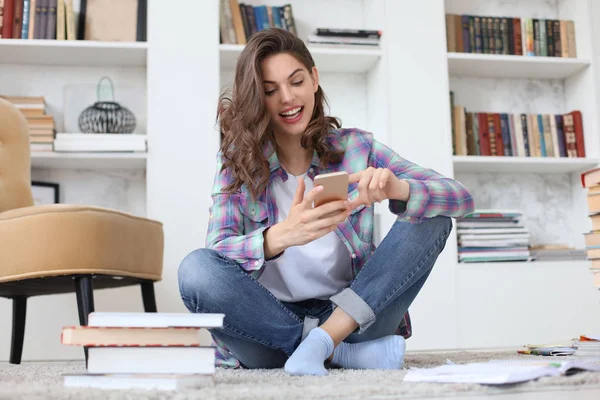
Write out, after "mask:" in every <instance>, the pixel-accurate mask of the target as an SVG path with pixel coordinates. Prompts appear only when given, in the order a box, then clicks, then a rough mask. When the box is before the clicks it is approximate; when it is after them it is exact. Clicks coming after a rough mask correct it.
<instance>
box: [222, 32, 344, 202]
mask: <svg viewBox="0 0 600 400" xmlns="http://www.w3.org/2000/svg"><path fill="white" fill-rule="evenodd" d="M278 53H288V54H290V55H292V56H293V57H295V58H296V59H297V60H298V61H300V62H301V63H302V64H304V66H305V67H306V69H307V70H308V72H309V73H310V74H312V67H313V66H314V65H315V62H314V60H313V58H312V56H311V54H310V52H309V51H308V49H307V48H306V46H305V44H304V42H303V41H302V40H300V39H299V38H298V37H297V36H295V35H294V34H292V33H290V32H288V31H286V30H284V29H279V28H269V29H264V30H261V31H259V32H257V33H255V34H254V35H252V37H251V38H250V39H249V40H248V43H247V44H246V46H245V47H244V50H243V51H242V52H241V54H240V56H239V58H238V61H237V65H236V68H235V78H234V82H233V87H232V91H231V92H232V93H231V97H229V96H228V91H227V90H226V91H225V92H223V93H222V94H221V96H220V97H219V103H218V112H217V122H218V123H219V124H220V129H221V146H220V150H221V153H222V158H223V167H222V169H221V171H223V170H224V169H228V171H229V172H230V173H231V175H232V177H233V181H232V182H230V183H229V184H228V185H227V186H225V187H224V188H223V190H224V191H225V192H228V193H233V192H235V191H237V190H239V189H240V188H241V186H242V185H243V184H246V185H247V188H248V190H249V191H250V194H251V195H252V197H253V198H254V199H256V198H258V197H259V195H260V194H261V193H263V192H264V190H265V189H266V187H267V184H268V182H269V172H270V171H269V164H268V161H267V159H266V158H265V155H264V154H263V147H264V145H265V144H266V143H267V142H269V141H270V142H271V143H272V144H273V149H275V148H276V146H275V139H274V136H273V131H272V128H271V124H270V116H269V115H268V113H267V111H266V106H265V94H264V88H263V78H262V76H261V63H262V61H263V60H264V59H265V58H267V57H269V56H271V55H274V54H278ZM326 106H328V102H327V99H326V97H325V93H324V92H323V89H322V88H321V86H320V85H319V88H318V89H317V91H316V93H315V108H314V110H313V113H312V116H311V120H310V122H309V124H308V126H307V128H306V131H305V132H304V134H303V136H302V139H301V144H302V147H303V148H305V149H312V150H316V152H317V154H318V155H319V158H320V162H321V166H325V165H327V164H329V163H331V162H334V163H335V162H339V161H340V159H341V156H342V155H343V152H340V151H339V150H336V149H335V148H333V147H332V146H331V145H330V144H329V141H328V140H327V138H328V136H329V135H330V131H331V129H335V128H340V126H341V122H340V120H339V119H338V118H335V117H331V116H327V115H325V107H326Z"/></svg>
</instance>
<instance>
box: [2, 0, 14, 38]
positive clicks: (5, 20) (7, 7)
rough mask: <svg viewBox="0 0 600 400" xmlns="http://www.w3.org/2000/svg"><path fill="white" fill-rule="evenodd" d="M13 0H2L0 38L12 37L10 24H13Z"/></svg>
mask: <svg viewBox="0 0 600 400" xmlns="http://www.w3.org/2000/svg"><path fill="white" fill-rule="evenodd" d="M13 4H14V1H13V0H5V1H4V16H3V17H2V38H3V39H10V38H12V25H13V14H14V11H13Z"/></svg>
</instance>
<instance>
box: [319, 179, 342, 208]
mask: <svg viewBox="0 0 600 400" xmlns="http://www.w3.org/2000/svg"><path fill="white" fill-rule="evenodd" d="M318 185H320V186H323V190H322V191H321V193H318V194H317V195H316V196H315V202H314V204H315V207H318V206H320V205H322V204H325V203H329V202H330V201H336V200H346V199H347V198H348V173H347V172H346V171H340V172H330V173H328V174H321V175H317V176H315V179H314V186H315V187H316V186H318Z"/></svg>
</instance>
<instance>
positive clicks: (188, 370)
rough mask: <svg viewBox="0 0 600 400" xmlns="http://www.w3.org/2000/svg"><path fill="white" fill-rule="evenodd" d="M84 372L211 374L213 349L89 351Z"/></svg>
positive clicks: (163, 348) (209, 347)
mask: <svg viewBox="0 0 600 400" xmlns="http://www.w3.org/2000/svg"><path fill="white" fill-rule="evenodd" d="M87 371H88V372H89V373H93V374H133V373H137V374H214V373H215V348H214V347H211V346H204V347H200V346H198V347H196V346H182V347H175V346H166V347H89V348H88V361H87Z"/></svg>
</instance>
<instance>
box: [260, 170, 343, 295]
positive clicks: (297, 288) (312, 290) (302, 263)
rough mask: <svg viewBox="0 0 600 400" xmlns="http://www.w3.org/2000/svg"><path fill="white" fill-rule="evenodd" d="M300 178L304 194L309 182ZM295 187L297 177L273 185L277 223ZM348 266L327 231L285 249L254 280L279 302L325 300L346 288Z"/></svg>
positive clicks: (335, 239) (336, 240) (337, 241)
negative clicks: (322, 234)
mask: <svg viewBox="0 0 600 400" xmlns="http://www.w3.org/2000/svg"><path fill="white" fill-rule="evenodd" d="M303 177H304V182H305V184H306V189H305V192H304V193H305V195H306V193H308V192H309V191H310V190H311V189H312V188H313V182H312V181H311V180H310V178H309V177H308V176H307V175H306V174H304V175H303ZM297 187H298V182H297V178H296V177H295V176H293V175H290V174H288V180H287V181H286V182H283V180H282V179H277V180H276V181H275V182H273V190H274V195H275V200H276V204H277V209H278V212H279V218H278V221H277V222H281V221H283V220H284V219H285V218H286V217H287V215H288V213H289V211H290V207H291V205H292V200H293V199H294V194H295V193H296V188H297ZM351 264H352V259H351V258H350V253H349V252H348V249H347V248H346V246H345V245H344V243H343V242H342V241H341V240H340V238H339V237H338V236H337V234H336V233H335V232H331V233H328V234H327V235H325V236H322V237H321V238H319V239H317V240H313V241H312V242H310V243H307V244H305V245H302V246H292V247H289V248H287V249H286V250H285V252H284V253H283V255H282V256H281V258H279V259H278V260H277V261H273V262H269V263H268V264H266V265H265V266H264V269H265V270H264V272H263V273H262V275H261V276H260V277H259V279H258V281H259V282H260V283H261V284H262V285H263V286H264V287H266V288H267V289H268V290H269V291H270V292H271V293H273V295H274V296H275V297H277V298H278V299H279V300H282V301H287V302H296V301H302V300H307V299H322V300H326V299H329V297H331V296H333V295H334V294H336V293H338V292H340V291H341V290H342V289H345V288H347V287H348V286H349V285H350V282H351V281H352V267H351Z"/></svg>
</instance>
